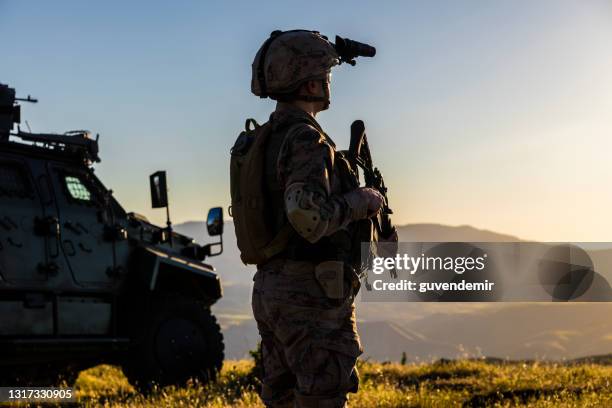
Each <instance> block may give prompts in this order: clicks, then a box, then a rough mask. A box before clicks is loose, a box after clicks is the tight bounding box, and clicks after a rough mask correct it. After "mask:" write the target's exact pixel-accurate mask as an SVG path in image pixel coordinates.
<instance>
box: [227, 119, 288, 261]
mask: <svg viewBox="0 0 612 408" xmlns="http://www.w3.org/2000/svg"><path fill="white" fill-rule="evenodd" d="M244 127H245V129H244V131H243V132H241V133H240V135H239V136H238V138H237V139H236V142H235V143H234V147H232V149H231V159H230V193H231V206H230V215H231V216H232V217H233V218H234V229H235V231H236V240H237V243H238V249H239V250H240V259H241V260H242V262H243V263H245V264H257V265H258V264H262V263H264V262H265V261H267V260H269V259H270V258H272V257H273V256H274V255H277V254H279V253H281V252H282V251H283V250H284V249H285V248H286V247H287V244H288V242H289V239H290V237H291V235H292V233H293V229H292V227H291V225H290V224H289V223H287V224H286V225H285V226H284V227H283V228H282V229H281V230H280V232H276V231H274V230H273V229H272V226H271V225H270V224H269V223H268V222H267V221H268V220H269V214H268V213H267V211H268V210H267V209H268V208H270V207H269V206H268V202H269V199H270V198H269V197H267V194H266V192H265V189H264V185H265V180H264V178H265V171H264V164H265V163H264V161H265V155H266V145H267V142H268V139H269V136H270V134H271V133H272V130H271V125H270V123H269V122H268V123H265V124H263V125H259V124H258V123H257V122H256V121H255V119H247V120H246V123H245V126H244Z"/></svg>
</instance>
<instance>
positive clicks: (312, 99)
mask: <svg viewBox="0 0 612 408" xmlns="http://www.w3.org/2000/svg"><path fill="white" fill-rule="evenodd" d="M321 87H322V88H323V96H317V95H301V94H298V95H295V96H293V99H297V100H300V101H306V102H323V103H324V104H323V108H322V109H321V110H326V109H328V108H329V104H330V98H329V92H327V80H325V79H322V80H321Z"/></svg>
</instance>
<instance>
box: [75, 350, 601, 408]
mask: <svg viewBox="0 0 612 408" xmlns="http://www.w3.org/2000/svg"><path fill="white" fill-rule="evenodd" d="M252 367H253V364H252V363H251V362H250V361H245V360H242V361H228V362H226V363H225V366H224V368H223V371H222V373H221V375H220V378H219V380H218V382H216V383H214V384H209V385H201V384H197V383H194V384H190V385H188V386H187V387H184V388H174V387H167V388H164V389H158V390H156V391H155V392H153V393H152V394H151V395H150V396H148V397H145V396H142V395H140V394H138V393H137V392H135V391H134V389H133V388H132V387H130V385H129V384H128V383H127V381H126V379H125V378H124V377H123V375H122V373H121V371H120V370H118V369H116V368H114V367H111V366H98V367H95V368H92V369H89V370H87V371H84V372H82V373H81V375H80V377H79V379H78V381H77V383H76V388H77V396H78V398H79V400H80V402H81V403H82V404H84V405H85V406H91V407H93V406H106V407H151V408H152V407H192V406H207V407H263V405H262V404H261V402H260V401H259V398H258V396H257V393H256V389H257V385H256V384H257V380H256V379H255V377H254V376H253V375H252V373H251V369H252ZM359 369H360V373H361V379H362V384H361V389H360V391H359V393H357V394H355V395H352V396H351V400H350V406H352V407H489V406H490V407H510V406H512V407H514V406H529V407H610V406H612V384H611V380H612V367H611V366H607V365H599V364H593V363H592V361H589V362H588V363H582V364H568V365H560V364H546V363H537V362H515V363H503V362H501V363H500V362H495V361H488V362H487V361H467V360H462V361H442V362H437V363H433V364H418V365H416V364H411V365H400V364H395V363H393V364H381V363H372V362H360V363H359Z"/></svg>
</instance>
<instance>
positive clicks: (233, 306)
mask: <svg viewBox="0 0 612 408" xmlns="http://www.w3.org/2000/svg"><path fill="white" fill-rule="evenodd" d="M175 229H176V230H177V231H178V232H181V233H183V234H186V235H188V236H191V237H194V238H195V239H196V240H197V241H198V242H200V243H205V242H209V241H211V240H210V239H209V238H208V237H207V236H206V231H205V230H206V228H205V226H204V224H203V223H201V222H187V223H183V224H178V225H175ZM398 232H399V236H400V241H405V242H408V241H419V242H454V241H464V242H516V241H520V239H519V238H517V237H515V236H512V235H506V234H499V233H496V232H492V231H487V230H480V229H476V228H473V227H471V226H465V225H464V226H457V227H453V226H445V225H440V224H410V225H405V226H401V227H399V228H398ZM223 240H224V252H223V254H222V255H220V256H218V257H214V258H210V259H208V260H207V262H210V263H211V264H213V265H214V266H215V268H216V269H217V272H218V273H219V276H220V277H221V281H222V284H223V289H224V297H223V299H221V300H220V301H219V302H218V304H217V305H215V306H214V307H213V310H214V312H215V314H216V315H217V316H218V318H219V320H220V322H221V324H222V327H223V331H224V335H225V343H226V356H227V357H228V358H243V357H245V356H246V355H247V352H248V350H249V349H252V348H254V347H255V345H256V344H257V341H258V333H257V328H256V326H255V322H254V320H253V317H252V313H251V306H250V291H251V284H252V283H251V282H252V276H253V272H254V268H253V267H246V266H245V265H243V264H242V263H241V261H240V258H239V256H238V249H237V247H236V238H235V235H234V230H233V224H232V223H231V222H228V223H227V224H226V227H225V234H224V236H223ZM611 246H612V245H611ZM607 248H609V246H607V245H605V244H593V245H592V251H590V252H589V254H590V255H591V257H592V258H593V260H594V261H596V262H598V263H599V264H604V265H606V266H608V265H610V266H612V251H611V250H609V249H607ZM611 314H612V303H570V304H542V303H538V304H536V303H486V304H483V303H382V302H381V303H372V302H367V303H365V302H359V301H358V302H357V318H358V326H359V332H360V335H361V339H362V343H363V346H364V349H365V353H364V357H366V358H367V357H370V358H373V359H376V360H381V361H384V360H399V359H400V357H401V355H402V352H406V354H407V357H408V359H409V360H411V361H417V360H427V361H429V360H431V359H437V358H441V357H445V358H456V357H480V356H489V357H501V358H509V359H531V358H544V359H555V360H557V359H573V358H579V357H584V356H589V355H597V354H601V355H605V354H608V353H610V352H611V351H612V319H610V318H609V316H610V315H611Z"/></svg>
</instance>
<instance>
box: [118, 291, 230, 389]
mask: <svg viewBox="0 0 612 408" xmlns="http://www.w3.org/2000/svg"><path fill="white" fill-rule="evenodd" d="M136 321H138V320H136ZM132 330H133V333H134V336H133V339H132V340H133V344H134V346H133V347H132V348H131V350H130V353H129V356H127V358H126V360H125V363H124V364H123V372H124V374H125V375H126V377H127V378H128V380H129V382H130V383H131V384H132V385H134V386H135V387H137V388H138V389H139V390H141V391H148V390H150V389H151V387H152V386H153V385H154V384H157V385H160V386H165V385H171V384H174V385H181V384H184V383H185V382H186V381H187V380H188V379H190V378H193V379H197V380H199V381H201V382H208V381H211V380H214V379H215V378H216V376H217V373H218V372H219V370H221V366H222V364H223V357H224V354H223V350H224V346H223V336H222V334H221V328H220V327H219V324H217V320H216V319H215V317H214V316H213V315H212V314H211V312H210V309H209V308H208V307H205V306H203V305H202V304H201V303H200V302H199V301H197V300H195V299H193V298H185V297H182V296H180V295H168V296H164V297H162V298H157V299H154V301H153V305H152V307H151V308H150V313H148V314H147V316H140V323H133V326H132Z"/></svg>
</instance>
